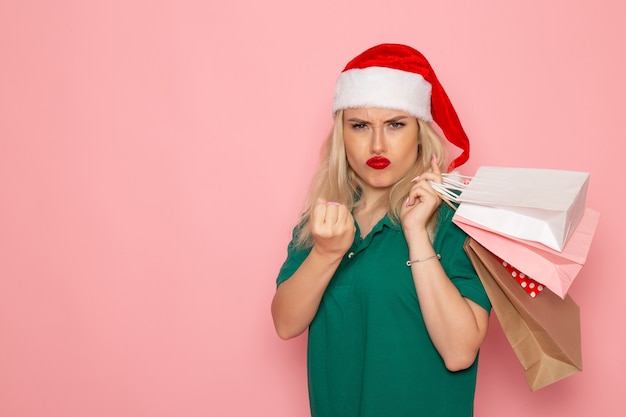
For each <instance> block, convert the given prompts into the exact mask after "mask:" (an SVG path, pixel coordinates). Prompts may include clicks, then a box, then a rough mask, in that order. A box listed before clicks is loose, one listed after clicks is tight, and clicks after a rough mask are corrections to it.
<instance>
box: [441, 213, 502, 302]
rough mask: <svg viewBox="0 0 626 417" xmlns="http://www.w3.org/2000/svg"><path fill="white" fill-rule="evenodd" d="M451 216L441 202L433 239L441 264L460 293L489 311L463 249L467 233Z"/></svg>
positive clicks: (485, 297)
mask: <svg viewBox="0 0 626 417" xmlns="http://www.w3.org/2000/svg"><path fill="white" fill-rule="evenodd" d="M453 216H454V211H452V209H451V208H449V207H448V206H447V205H445V204H442V205H441V208H440V212H439V222H438V227H437V233H436V235H435V241H434V247H435V251H436V252H437V253H440V254H441V256H442V259H441V264H442V266H443V268H444V270H445V271H446V273H447V274H448V277H449V278H450V280H451V281H452V283H453V284H454V285H455V286H456V287H457V288H458V290H459V292H460V293H461V295H462V296H463V297H466V298H468V299H470V300H472V301H473V302H475V303H476V304H478V305H480V306H481V307H482V308H484V309H485V310H487V311H490V310H491V303H490V302H489V298H488V297H487V293H486V292H485V289H484V287H483V285H482V283H481V282H480V278H478V275H477V274H476V270H475V269H474V266H473V265H472V262H471V261H470V259H469V257H468V256H467V253H466V252H465V250H464V249H463V245H464V244H465V240H466V239H467V235H466V234H465V232H463V230H461V229H460V228H459V227H458V226H457V225H456V224H454V223H453V222H452V217H453Z"/></svg>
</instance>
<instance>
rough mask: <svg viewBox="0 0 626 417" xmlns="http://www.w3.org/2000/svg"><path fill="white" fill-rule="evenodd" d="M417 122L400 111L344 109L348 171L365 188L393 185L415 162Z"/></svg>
mask: <svg viewBox="0 0 626 417" xmlns="http://www.w3.org/2000/svg"><path fill="white" fill-rule="evenodd" d="M418 132H419V127H418V124H417V119H416V118H415V117H414V116H412V115H410V114H409V113H406V112H403V111H400V110H391V109H381V108H371V107H367V108H358V109H345V110H344V111H343V140H344V145H345V149H346V157H347V159H348V163H349V164H350V167H351V168H352V170H353V171H354V172H355V173H356V174H357V175H358V177H359V178H360V179H361V181H362V182H363V187H364V191H368V189H372V190H374V189H377V190H385V189H388V188H389V187H391V186H393V185H394V184H395V183H397V182H398V181H399V180H401V179H402V178H403V177H404V176H406V175H407V173H408V172H409V170H410V169H411V168H412V167H413V166H414V165H415V163H416V161H417V147H418Z"/></svg>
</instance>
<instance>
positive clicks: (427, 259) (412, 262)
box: [406, 254, 441, 266]
mask: <svg viewBox="0 0 626 417" xmlns="http://www.w3.org/2000/svg"><path fill="white" fill-rule="evenodd" d="M435 258H437V259H441V255H439V254H435V255H432V256H427V257H425V258H421V259H415V260H414V261H406V266H411V265H413V264H416V263H419V262H425V261H429V260H431V259H435Z"/></svg>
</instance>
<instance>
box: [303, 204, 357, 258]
mask: <svg viewBox="0 0 626 417" xmlns="http://www.w3.org/2000/svg"><path fill="white" fill-rule="evenodd" d="M310 221H311V235H312V236H313V240H314V242H315V245H314V246H313V248H314V249H315V250H316V251H318V252H320V253H321V254H324V255H333V256H336V257H338V258H340V257H343V255H344V254H345V253H346V252H347V251H348V249H350V246H352V242H353V241H354V234H355V233H356V227H354V218H353V217H352V214H350V211H348V208H347V207H346V206H344V205H343V204H339V203H335V202H332V201H324V200H322V199H319V200H318V201H317V202H316V204H315V207H314V208H313V210H312V211H311V220H310Z"/></svg>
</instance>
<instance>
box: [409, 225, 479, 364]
mask: <svg viewBox="0 0 626 417" xmlns="http://www.w3.org/2000/svg"><path fill="white" fill-rule="evenodd" d="M409 248H410V249H409V252H410V257H411V259H424V258H427V257H429V256H432V255H434V254H435V252H434V249H433V247H432V245H431V243H430V241H429V239H428V236H427V235H426V233H423V234H421V235H418V236H417V237H415V236H414V238H413V239H412V240H411V243H410V244H409ZM444 256H445V254H444ZM411 272H412V274H413V281H414V283H415V289H416V292H417V297H418V299H419V303H420V308H421V310H422V316H423V317H424V322H425V324H426V328H427V330H428V333H429V335H430V338H431V340H432V341H433V344H434V345H435V347H436V349H437V351H438V352H439V354H440V355H441V356H442V358H443V360H444V362H445V363H446V367H447V368H448V369H450V370H460V369H464V368H467V367H468V366H470V365H471V364H472V363H473V362H474V359H475V358H476V354H477V353H478V349H479V347H480V345H481V343H482V341H483V340H484V338H485V335H486V330H487V321H488V315H487V312H486V311H484V310H483V309H482V308H481V307H479V306H478V305H477V304H474V303H473V302H472V301H469V300H467V299H465V298H464V297H463V296H462V295H461V294H460V293H459V291H458V289H457V288H456V287H455V286H454V284H453V283H452V281H451V280H450V279H449V278H448V276H447V275H446V273H445V271H444V269H443V267H442V266H441V264H440V262H439V261H438V260H437V259H436V258H432V259H429V260H427V261H423V262H417V263H413V264H412V265H411Z"/></svg>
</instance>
